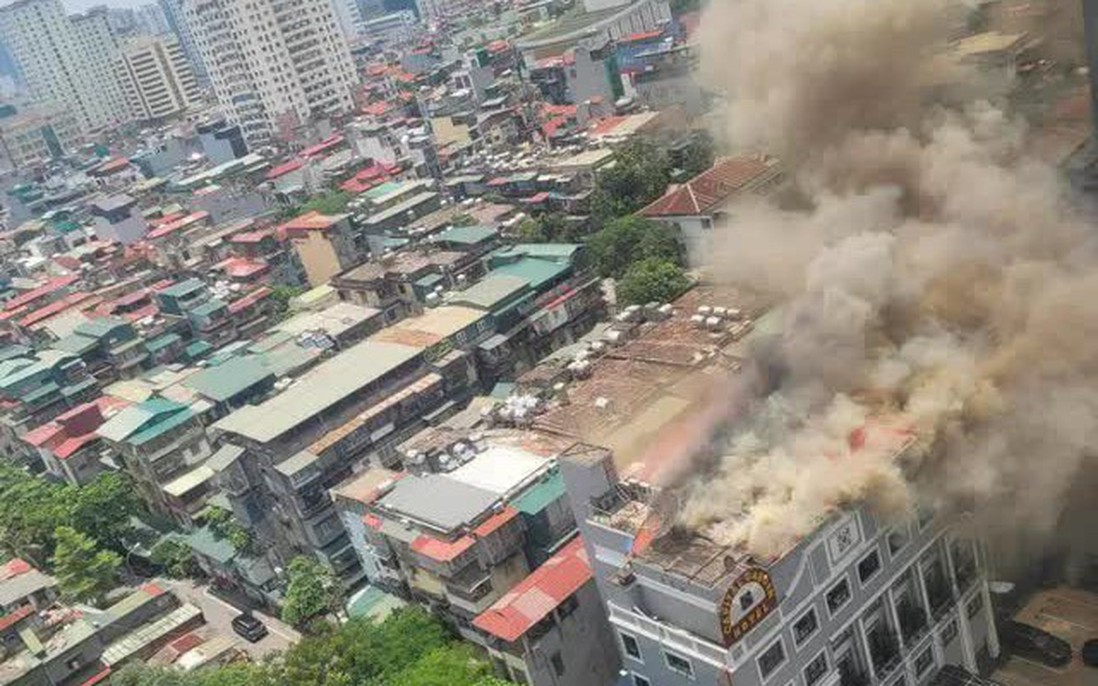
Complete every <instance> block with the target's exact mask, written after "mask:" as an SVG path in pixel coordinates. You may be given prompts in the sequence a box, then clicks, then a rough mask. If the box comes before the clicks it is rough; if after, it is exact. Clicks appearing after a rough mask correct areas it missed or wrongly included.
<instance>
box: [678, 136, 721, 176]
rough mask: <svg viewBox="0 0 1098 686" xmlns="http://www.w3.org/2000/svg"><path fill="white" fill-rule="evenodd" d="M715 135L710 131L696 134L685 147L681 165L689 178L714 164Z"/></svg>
mask: <svg viewBox="0 0 1098 686" xmlns="http://www.w3.org/2000/svg"><path fill="white" fill-rule="evenodd" d="M713 145H714V144H713V137H712V136H710V135H709V134H708V133H705V132H702V133H698V134H696V135H695V136H694V137H693V139H691V141H690V143H689V144H688V145H687V146H686V147H685V148H683V151H682V159H681V160H680V162H679V166H681V167H682V170H683V173H684V174H685V175H686V177H687V178H694V177H695V176H697V175H698V174H701V173H702V172H703V171H705V170H707V169H709V168H710V167H712V166H713V160H714V154H713Z"/></svg>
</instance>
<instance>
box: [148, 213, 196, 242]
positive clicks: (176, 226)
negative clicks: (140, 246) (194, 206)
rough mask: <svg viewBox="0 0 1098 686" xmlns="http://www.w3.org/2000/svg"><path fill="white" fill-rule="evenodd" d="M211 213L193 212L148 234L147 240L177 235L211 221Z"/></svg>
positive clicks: (161, 225) (159, 226)
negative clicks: (183, 230)
mask: <svg viewBox="0 0 1098 686" xmlns="http://www.w3.org/2000/svg"><path fill="white" fill-rule="evenodd" d="M209 217H210V213H209V212H192V213H190V214H188V215H185V216H183V217H180V218H178V219H175V220H172V221H170V222H168V223H166V224H160V225H158V226H157V227H156V228H155V229H153V230H152V231H150V232H149V233H148V234H146V236H145V238H147V239H157V238H163V237H164V236H167V235H168V234H170V233H175V232H176V231H179V230H181V229H185V228H187V227H188V226H191V225H192V224H197V223H198V222H200V221H205V220H206V219H209Z"/></svg>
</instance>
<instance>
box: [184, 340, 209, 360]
mask: <svg viewBox="0 0 1098 686" xmlns="http://www.w3.org/2000/svg"><path fill="white" fill-rule="evenodd" d="M213 349H214V347H213V346H212V345H210V344H209V343H207V342H206V341H195V342H194V343H191V344H190V345H188V346H187V347H186V348H185V349H184V351H183V352H185V353H187V357H189V358H191V359H192V360H197V359H198V358H200V357H204V356H206V355H208V354H210V351H211V350H213Z"/></svg>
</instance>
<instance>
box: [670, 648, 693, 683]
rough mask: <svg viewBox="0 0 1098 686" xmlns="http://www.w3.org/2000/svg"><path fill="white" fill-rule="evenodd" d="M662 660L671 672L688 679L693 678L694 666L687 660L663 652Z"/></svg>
mask: <svg viewBox="0 0 1098 686" xmlns="http://www.w3.org/2000/svg"><path fill="white" fill-rule="evenodd" d="M663 659H664V661H665V662H666V663H667V668H668V669H670V670H671V671H672V672H678V673H679V674H682V675H685V676H688V677H693V676H694V665H693V663H691V662H690V660H687V659H686V658H685V657H683V656H681V655H676V654H675V653H668V652H666V651H665V652H664V654H663Z"/></svg>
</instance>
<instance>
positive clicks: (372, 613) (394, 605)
mask: <svg viewBox="0 0 1098 686" xmlns="http://www.w3.org/2000/svg"><path fill="white" fill-rule="evenodd" d="M405 605H407V603H406V602H404V601H403V600H401V599H400V598H398V597H397V596H395V595H392V594H391V593H386V592H385V591H383V590H381V589H380V588H377V587H376V586H367V587H366V588H364V589H362V590H361V591H359V592H358V593H356V594H354V595H353V596H352V597H351V599H350V600H348V601H347V616H348V617H350V618H351V619H358V618H360V617H365V618H367V619H369V620H370V621H372V622H384V621H385V619H386V618H387V617H388V616H389V615H390V614H392V612H393V610H397V609H399V608H402V607H404V606H405Z"/></svg>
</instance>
